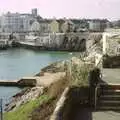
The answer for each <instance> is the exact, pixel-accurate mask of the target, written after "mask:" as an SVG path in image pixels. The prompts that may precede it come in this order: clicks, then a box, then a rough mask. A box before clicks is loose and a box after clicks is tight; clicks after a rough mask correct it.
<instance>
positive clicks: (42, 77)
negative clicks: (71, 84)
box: [4, 61, 65, 112]
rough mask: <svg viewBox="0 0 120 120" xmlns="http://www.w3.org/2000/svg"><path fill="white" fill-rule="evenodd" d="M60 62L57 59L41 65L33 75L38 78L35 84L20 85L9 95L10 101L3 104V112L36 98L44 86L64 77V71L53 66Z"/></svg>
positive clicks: (41, 92)
mask: <svg viewBox="0 0 120 120" xmlns="http://www.w3.org/2000/svg"><path fill="white" fill-rule="evenodd" d="M62 62H63V61H59V62H54V63H52V64H50V65H47V66H46V67H43V68H42V69H41V71H40V72H38V73H37V74H35V75H34V76H33V77H37V78H39V79H38V80H37V82H36V85H34V86H24V87H23V86H20V87H22V89H21V90H20V92H17V93H16V94H14V95H13V96H11V98H10V99H11V101H10V102H8V103H6V104H5V106H4V107H5V108H4V110H5V112H9V111H11V110H14V109H16V108H17V107H19V106H21V105H22V104H23V103H24V104H25V103H26V102H27V101H30V100H31V99H36V98H37V97H38V96H39V95H40V94H41V95H42V94H43V92H44V90H45V88H48V87H49V86H51V85H52V84H53V83H54V82H56V81H58V80H59V79H61V78H64V76H65V73H64V72H63V69H62V70H60V69H59V68H57V67H56V68H55V66H56V65H58V64H59V63H60V64H61V63H62ZM58 66H59V65H58ZM57 77H58V78H57ZM50 78H51V79H50ZM27 81H29V79H27ZM38 81H39V82H38Z"/></svg>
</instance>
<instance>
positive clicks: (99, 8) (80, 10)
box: [0, 0, 120, 20]
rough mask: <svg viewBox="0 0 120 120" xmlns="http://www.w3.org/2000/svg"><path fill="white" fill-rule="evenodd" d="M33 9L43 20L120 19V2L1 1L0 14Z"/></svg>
mask: <svg viewBox="0 0 120 120" xmlns="http://www.w3.org/2000/svg"><path fill="white" fill-rule="evenodd" d="M32 8H38V12H39V15H40V16H42V17H43V18H53V17H56V18H63V17H66V18H91V19H92V18H107V19H109V20H117V19H120V13H119V12H120V0H0V14H3V13H6V12H7V11H10V12H20V13H30V12H31V9H32Z"/></svg>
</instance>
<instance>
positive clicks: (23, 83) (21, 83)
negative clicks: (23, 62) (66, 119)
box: [0, 77, 37, 87]
mask: <svg viewBox="0 0 120 120" xmlns="http://www.w3.org/2000/svg"><path fill="white" fill-rule="evenodd" d="M36 81H37V79H36V77H24V78H21V79H20V80H0V86H16V87H27V86H35V85H36V83H37V82H36Z"/></svg>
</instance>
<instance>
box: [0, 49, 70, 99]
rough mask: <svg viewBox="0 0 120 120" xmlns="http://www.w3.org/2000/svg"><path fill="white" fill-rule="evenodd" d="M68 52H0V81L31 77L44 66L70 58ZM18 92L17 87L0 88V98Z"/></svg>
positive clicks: (13, 50)
mask: <svg viewBox="0 0 120 120" xmlns="http://www.w3.org/2000/svg"><path fill="white" fill-rule="evenodd" d="M70 57H71V55H70V54H69V53H68V52H41V51H33V50H27V49H10V50H6V51H0V79H1V80H16V79H19V78H21V77H23V76H33V75H34V74H36V73H38V72H39V71H40V69H41V68H43V67H45V66H46V65H48V64H50V63H52V62H55V61H59V60H64V59H68V58H70ZM18 91H20V88H17V87H0V98H1V97H4V98H8V97H10V96H12V95H13V94H15V93H17V92H18Z"/></svg>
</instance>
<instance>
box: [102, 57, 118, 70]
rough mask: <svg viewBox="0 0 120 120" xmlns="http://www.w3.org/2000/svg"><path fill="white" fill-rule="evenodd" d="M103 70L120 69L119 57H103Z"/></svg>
mask: <svg viewBox="0 0 120 120" xmlns="http://www.w3.org/2000/svg"><path fill="white" fill-rule="evenodd" d="M103 68H120V56H104V57H103Z"/></svg>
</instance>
